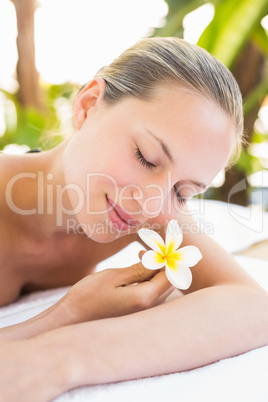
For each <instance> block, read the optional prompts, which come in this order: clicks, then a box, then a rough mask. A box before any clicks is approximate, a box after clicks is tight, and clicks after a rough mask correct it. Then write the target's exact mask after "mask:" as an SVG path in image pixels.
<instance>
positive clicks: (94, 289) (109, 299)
mask: <svg viewBox="0 0 268 402" xmlns="http://www.w3.org/2000/svg"><path fill="white" fill-rule="evenodd" d="M142 253H144V251H143V252H140V257H141V256H142ZM173 289H174V288H173V287H172V286H171V285H170V282H169V281H168V280H167V278H166V274H165V273H164V272H163V271H160V272H159V271H151V270H148V269H146V268H144V267H143V265H142V263H141V262H139V263H137V264H134V265H132V266H130V267H128V268H115V269H106V270H104V271H101V272H97V273H95V274H91V275H88V276H86V277H85V278H83V279H82V280H80V281H79V282H77V283H76V284H75V285H74V286H72V287H71V289H70V290H69V292H68V293H67V294H66V295H65V296H64V297H63V298H62V299H60V300H59V301H58V302H57V303H56V304H54V305H53V306H51V307H49V308H48V309H47V310H45V311H43V312H42V313H40V314H39V315H37V316H35V317H33V318H31V319H29V320H27V321H25V322H22V323H20V324H16V325H12V326H10V327H6V328H1V329H0V339H9V340H18V339H26V338H31V337H33V336H35V335H38V334H40V333H43V332H47V331H50V330H52V329H55V328H59V327H62V326H65V325H71V324H76V323H80V322H84V321H92V320H98V319H101V318H108V317H116V316H121V315H125V314H130V313H134V312H136V311H140V310H144V309H147V308H150V307H153V306H156V305H157V304H160V303H161V302H163V301H164V300H165V298H166V297H167V296H168V295H169V294H170V293H171V292H172V291H173Z"/></svg>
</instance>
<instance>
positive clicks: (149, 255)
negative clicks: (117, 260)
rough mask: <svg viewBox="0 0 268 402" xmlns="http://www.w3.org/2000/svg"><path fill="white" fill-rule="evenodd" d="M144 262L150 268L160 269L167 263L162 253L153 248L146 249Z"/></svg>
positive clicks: (142, 260)
mask: <svg viewBox="0 0 268 402" xmlns="http://www.w3.org/2000/svg"><path fill="white" fill-rule="evenodd" d="M141 262H142V264H143V265H144V266H145V268H148V269H160V268H162V267H164V265H165V264H166V259H165V258H164V257H163V255H162V253H161V254H160V253H157V252H155V251H153V250H149V251H146V253H145V254H143V256H142V259H141Z"/></svg>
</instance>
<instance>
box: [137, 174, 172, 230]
mask: <svg viewBox="0 0 268 402" xmlns="http://www.w3.org/2000/svg"><path fill="white" fill-rule="evenodd" d="M132 197H133V199H134V200H135V201H136V203H137V204H138V206H139V209H140V213H141V215H142V216H143V217H144V218H146V220H147V219H153V220H154V221H156V220H157V222H158V221H159V222H158V223H160V221H162V220H166V219H173V218H176V217H177V216H178V209H179V208H178V203H177V200H176V196H175V192H174V191H173V184H172V182H171V181H170V182H168V180H164V182H160V181H159V182H158V183H154V184H152V183H149V184H147V185H145V186H144V187H139V188H138V187H137V188H134V189H133V191H132Z"/></svg>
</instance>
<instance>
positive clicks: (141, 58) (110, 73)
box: [96, 38, 243, 164]
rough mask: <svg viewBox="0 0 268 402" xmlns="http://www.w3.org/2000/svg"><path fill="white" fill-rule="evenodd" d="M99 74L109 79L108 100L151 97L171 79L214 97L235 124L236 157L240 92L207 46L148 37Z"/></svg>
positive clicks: (234, 154) (240, 123) (236, 152)
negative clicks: (207, 49) (161, 85)
mask: <svg viewBox="0 0 268 402" xmlns="http://www.w3.org/2000/svg"><path fill="white" fill-rule="evenodd" d="M96 77H101V78H103V79H104V80H105V81H106V91H105V95H104V99H105V101H106V102H107V103H108V104H112V103H115V102H117V101H119V100H121V99H122V98H125V97H130V96H133V97H136V98H140V99H150V96H152V93H153V91H154V90H155V89H156V87H157V86H159V84H163V83H170V82H177V83H178V84H179V86H182V87H184V88H187V89H190V90H194V91H195V92H197V93H199V94H201V95H203V96H205V97H207V98H208V99H210V100H212V101H214V102H215V103H216V104H217V105H219V106H220V107H221V108H222V110H224V111H225V112H226V113H227V114H228V115H229V116H230V117H231V119H232V120H233V122H234V125H235V127H236V135H235V139H234V147H233V148H234V150H233V152H232V156H231V158H230V160H229V164H232V163H234V162H235V160H237V158H238V156H239V154H240V151H241V144H242V138H243V107H242V97H241V93H240V90H239V87H238V85H237V82H236V81H235V79H234V77H233V75H232V74H231V72H230V71H229V70H228V69H227V68H226V67H225V66H224V65H223V64H222V63H221V62H220V61H219V60H217V59H215V58H214V57H213V56H212V55H211V54H209V53H208V52H207V51H206V50H204V49H202V48H200V47H199V46H197V45H193V44H190V43H188V42H186V41H185V40H183V39H179V38H145V39H142V40H140V41H139V42H137V43H136V44H135V45H134V46H132V47H130V48H129V49H127V50H126V51H125V52H124V53H122V55H121V56H119V57H118V58H117V59H115V60H114V61H113V62H112V63H111V64H110V65H109V66H105V67H103V68H101V69H100V70H99V71H98V73H97V74H96Z"/></svg>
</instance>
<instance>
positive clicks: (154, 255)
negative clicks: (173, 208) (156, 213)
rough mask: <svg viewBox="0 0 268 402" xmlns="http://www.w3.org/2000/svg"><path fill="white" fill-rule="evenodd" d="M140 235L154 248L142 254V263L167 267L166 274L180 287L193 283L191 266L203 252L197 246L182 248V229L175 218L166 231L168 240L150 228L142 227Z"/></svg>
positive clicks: (172, 282)
mask: <svg viewBox="0 0 268 402" xmlns="http://www.w3.org/2000/svg"><path fill="white" fill-rule="evenodd" d="M138 235H139V236H140V238H141V239H142V240H143V241H144V243H145V244H147V246H149V247H150V248H151V249H152V250H149V251H146V253H145V254H143V256H142V264H143V265H144V266H145V267H146V268H148V269H160V268H163V267H164V266H165V267H166V275H167V278H168V280H169V281H170V282H171V284H172V285H173V286H175V287H176V288H178V289H188V288H189V287H190V285H191V283H192V273H191V270H190V269H189V267H192V266H193V265H195V264H197V263H198V261H200V260H201V258H202V254H201V253H200V251H199V249H198V248H197V247H195V246H186V247H182V248H180V249H178V248H179V246H180V245H181V242H182V231H181V229H180V227H179V225H178V223H177V221H176V220H175V219H173V220H171V221H169V223H168V226H167V231H166V239H165V240H166V241H165V243H164V240H163V239H162V237H161V236H160V235H159V234H158V233H156V232H155V231H154V230H150V229H146V228H143V229H140V230H139V231H138Z"/></svg>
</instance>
